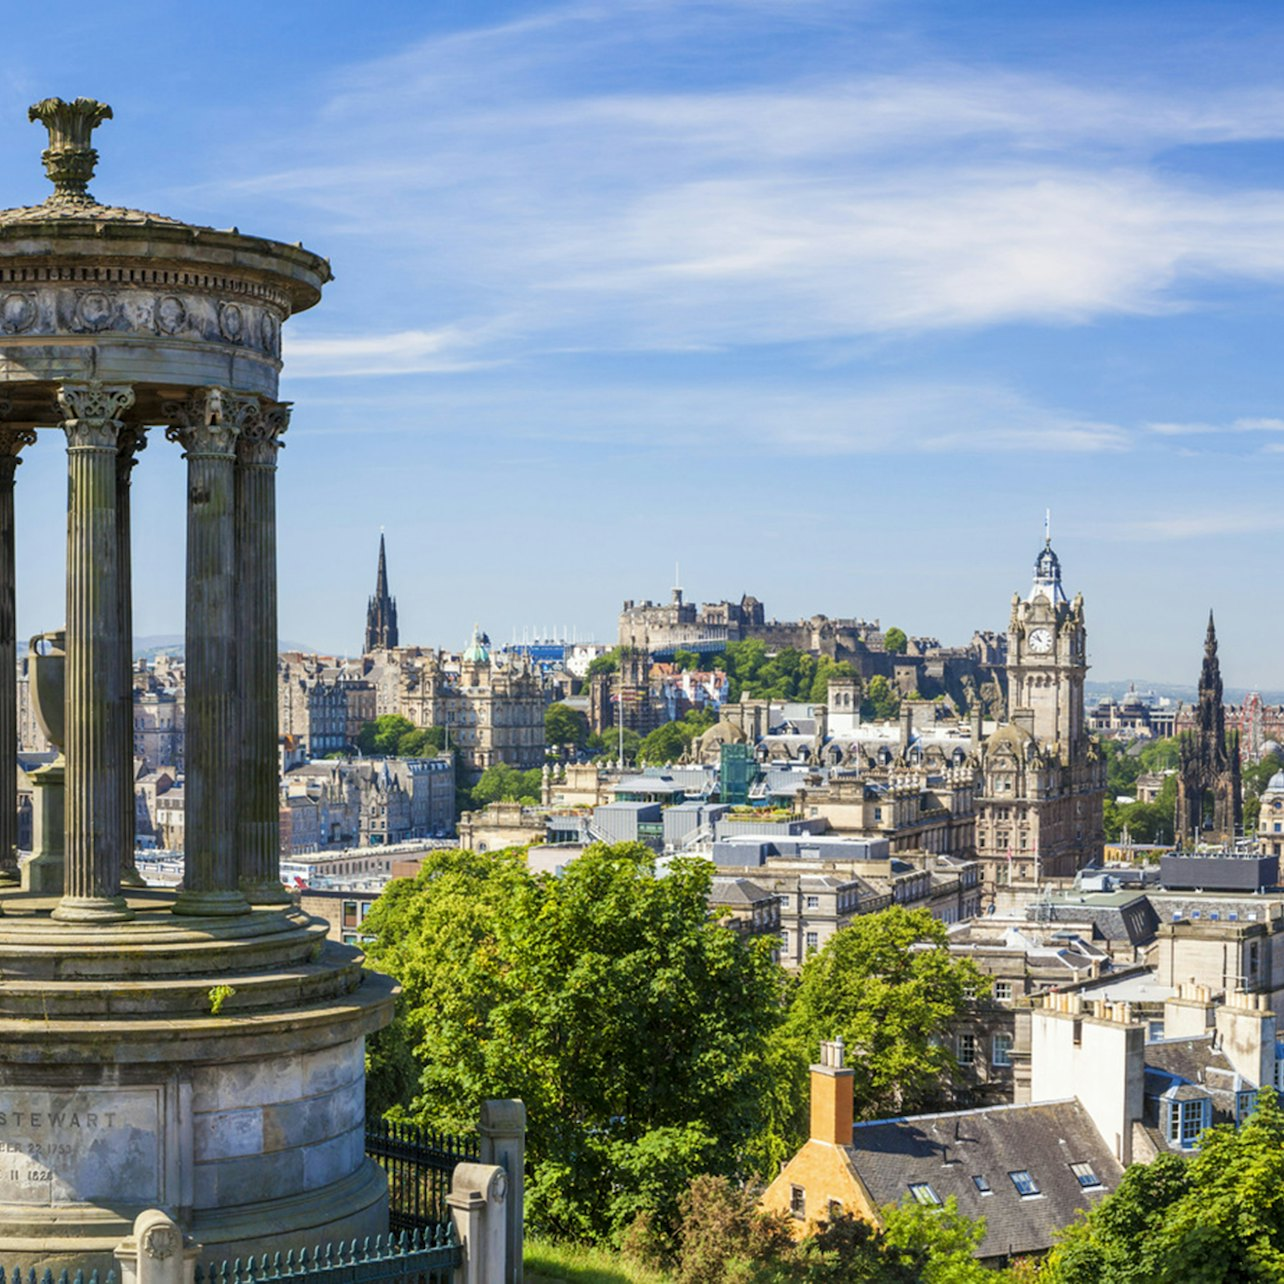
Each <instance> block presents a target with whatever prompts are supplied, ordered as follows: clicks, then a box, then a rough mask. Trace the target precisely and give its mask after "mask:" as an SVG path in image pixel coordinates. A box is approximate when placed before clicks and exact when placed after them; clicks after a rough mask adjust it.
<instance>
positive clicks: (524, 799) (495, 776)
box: [469, 762, 543, 807]
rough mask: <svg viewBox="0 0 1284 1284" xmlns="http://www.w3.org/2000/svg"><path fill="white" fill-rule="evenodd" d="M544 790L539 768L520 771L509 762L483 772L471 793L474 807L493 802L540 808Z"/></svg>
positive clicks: (470, 798) (498, 764)
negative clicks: (516, 803) (515, 803)
mask: <svg viewBox="0 0 1284 1284" xmlns="http://www.w3.org/2000/svg"><path fill="white" fill-rule="evenodd" d="M542 789H543V779H542V773H541V772H540V770H539V768H538V767H532V768H531V769H530V770H529V771H519V770H518V769H517V768H516V767H514V766H512V765H511V764H510V763H507V762H497V763H495V765H494V766H492V767H487V768H486V770H485V771H483V772H482V774H481V776H480V778H479V779H478V781H477V783H476V784H475V785H474V786H473V787H472V789H471V790H470V791H469V800H470V801H471V803H472V805H473V806H474V807H485V806H486V805H487V803H493V802H521V803H527V804H529V805H530V806H532V807H534V806H538V805H539V803H540V801H541V798H540V795H541V793H542Z"/></svg>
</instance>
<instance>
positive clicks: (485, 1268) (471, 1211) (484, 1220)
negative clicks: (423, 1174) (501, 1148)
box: [446, 1164, 510, 1284]
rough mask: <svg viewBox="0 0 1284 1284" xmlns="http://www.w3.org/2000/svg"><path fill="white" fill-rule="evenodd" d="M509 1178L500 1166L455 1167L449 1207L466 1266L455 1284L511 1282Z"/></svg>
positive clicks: (447, 1199)
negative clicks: (507, 1202) (507, 1201)
mask: <svg viewBox="0 0 1284 1284" xmlns="http://www.w3.org/2000/svg"><path fill="white" fill-rule="evenodd" d="M507 1194H508V1178H507V1176H506V1175H505V1173H504V1170H503V1169H502V1168H500V1167H499V1165H498V1164H456V1165H455V1172H454V1175H453V1176H452V1177H451V1179H450V1194H449V1195H447V1196H446V1203H447V1205H449V1207H450V1216H451V1220H452V1221H453V1222H454V1223H455V1236H456V1238H457V1239H458V1240H459V1242H460V1244H462V1245H463V1249H464V1264H463V1266H462V1267H461V1268H460V1269H459V1270H458V1271H457V1272H456V1273H455V1281H456V1284H499V1281H501V1280H506V1279H509V1278H510V1276H509V1273H508V1263H507V1262H506V1261H505V1258H506V1257H507V1248H508V1222H507V1210H506V1208H505V1202H506V1196H507Z"/></svg>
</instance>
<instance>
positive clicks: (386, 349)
mask: <svg viewBox="0 0 1284 1284" xmlns="http://www.w3.org/2000/svg"><path fill="white" fill-rule="evenodd" d="M497 328H498V327H496V326H488V327H485V328H484V329H480V330H476V331H470V330H468V329H466V328H464V327H462V326H443V327H442V328H440V329H438V330H400V331H396V332H393V333H390V334H362V335H346V336H345V335H332V336H330V337H327V338H320V337H316V336H308V335H302V336H296V335H290V336H289V337H288V338H287V339H286V340H285V357H286V359H287V360H288V361H289V363H290V374H291V375H292V376H294V377H296V378H300V379H333V378H349V377H353V376H360V375H401V374H449V373H455V372H459V371H464V370H478V369H482V368H484V367H486V366H493V365H495V364H496V362H495V360H493V359H492V360H483V359H480V358H477V357H476V356H475V355H473V356H470V355H469V354H470V353H473V354H475V353H476V351H477V349H478V348H479V347H480V346H481V345H482V344H484V343H485V342H486V339H487V336H488V335H493V334H494V333H495V331H496V329H497Z"/></svg>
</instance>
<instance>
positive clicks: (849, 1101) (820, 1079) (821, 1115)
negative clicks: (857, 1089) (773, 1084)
mask: <svg viewBox="0 0 1284 1284" xmlns="http://www.w3.org/2000/svg"><path fill="white" fill-rule="evenodd" d="M855 1078H856V1072H855V1071H854V1070H852V1069H850V1068H849V1067H847V1066H846V1065H844V1064H843V1041H842V1038H841V1036H840V1037H839V1038H837V1039H835V1040H833V1042H824V1043H822V1044H821V1045H820V1063H819V1064H818V1065H814V1066H812V1068H811V1139H812V1140H813V1141H824V1142H828V1143H829V1144H830V1145H831V1146H850V1145H851V1144H852V1117H853V1114H854V1112H855V1098H854V1081H855Z"/></svg>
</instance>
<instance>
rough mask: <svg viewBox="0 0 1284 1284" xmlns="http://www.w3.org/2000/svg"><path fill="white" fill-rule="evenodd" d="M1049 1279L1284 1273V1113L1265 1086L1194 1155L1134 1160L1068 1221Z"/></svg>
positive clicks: (1135, 1283)
mask: <svg viewBox="0 0 1284 1284" xmlns="http://www.w3.org/2000/svg"><path fill="white" fill-rule="evenodd" d="M1039 1278H1040V1280H1043V1281H1048V1282H1049V1284H1053V1282H1055V1284H1090V1282H1091V1284H1096V1282H1097V1281H1099V1280H1110V1281H1115V1282H1117V1284H1179V1282H1180V1284H1201V1282H1204V1281H1207V1284H1213V1282H1214V1281H1230V1280H1278V1279H1281V1278H1284V1113H1282V1112H1281V1108H1280V1105H1279V1103H1278V1101H1277V1099H1276V1097H1275V1094H1274V1093H1273V1092H1270V1091H1266V1092H1263V1093H1262V1094H1261V1096H1260V1098H1259V1102H1258V1106H1257V1109H1256V1111H1254V1113H1253V1114H1252V1115H1251V1116H1250V1118H1249V1119H1248V1120H1247V1121H1246V1122H1245V1123H1244V1124H1242V1125H1241V1126H1240V1128H1239V1129H1238V1130H1236V1129H1234V1128H1232V1127H1231V1126H1229V1125H1225V1124H1223V1125H1220V1126H1219V1127H1216V1128H1212V1129H1210V1130H1209V1131H1208V1132H1206V1133H1204V1135H1203V1137H1202V1138H1201V1139H1200V1147H1199V1150H1198V1151H1197V1152H1196V1153H1195V1154H1194V1156H1193V1157H1192V1158H1190V1159H1183V1158H1181V1157H1180V1156H1178V1155H1170V1154H1162V1155H1160V1156H1159V1157H1158V1158H1157V1159H1155V1160H1153V1161H1152V1162H1151V1163H1149V1164H1133V1166H1132V1167H1131V1168H1129V1169H1128V1170H1127V1172H1125V1173H1124V1176H1123V1180H1122V1181H1121V1182H1120V1183H1119V1187H1118V1189H1117V1190H1115V1191H1114V1192H1113V1193H1112V1194H1110V1195H1108V1196H1107V1197H1106V1198H1105V1199H1103V1200H1102V1201H1101V1203H1100V1204H1098V1205H1097V1206H1096V1207H1095V1208H1094V1209H1093V1210H1092V1211H1091V1212H1090V1213H1088V1214H1087V1216H1086V1217H1084V1218H1083V1219H1082V1220H1081V1221H1079V1222H1077V1223H1076V1224H1075V1225H1074V1226H1073V1227H1071V1228H1070V1230H1069V1231H1067V1233H1066V1235H1065V1237H1064V1238H1063V1240H1062V1241H1061V1243H1060V1244H1058V1245H1057V1247H1056V1248H1055V1249H1054V1250H1053V1251H1052V1254H1051V1256H1050V1257H1049V1259H1048V1262H1047V1264H1046V1266H1045V1268H1044V1270H1043V1272H1042V1273H1041V1274H1040V1276H1039Z"/></svg>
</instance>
